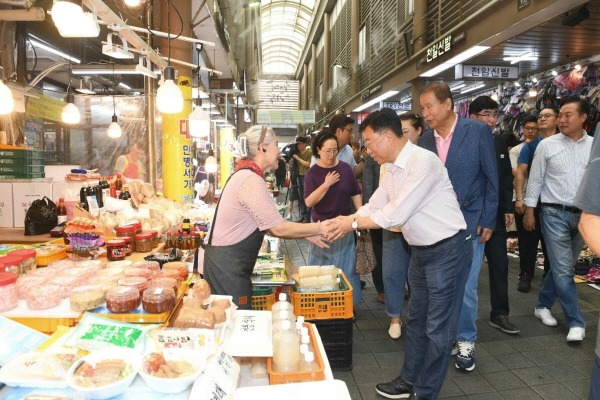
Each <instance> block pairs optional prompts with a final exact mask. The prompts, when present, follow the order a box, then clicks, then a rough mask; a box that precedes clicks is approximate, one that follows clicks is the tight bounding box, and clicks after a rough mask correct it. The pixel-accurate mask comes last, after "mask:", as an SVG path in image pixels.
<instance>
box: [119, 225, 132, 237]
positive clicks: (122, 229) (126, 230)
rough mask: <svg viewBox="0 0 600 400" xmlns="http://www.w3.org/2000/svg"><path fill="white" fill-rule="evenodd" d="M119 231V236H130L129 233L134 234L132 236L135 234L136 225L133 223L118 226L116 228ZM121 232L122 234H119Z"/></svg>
mask: <svg viewBox="0 0 600 400" xmlns="http://www.w3.org/2000/svg"><path fill="white" fill-rule="evenodd" d="M116 231H117V236H129V235H127V234H128V233H129V234H132V235H131V236H133V234H135V226H133V225H124V226H117V228H116ZM119 234H121V235H119Z"/></svg>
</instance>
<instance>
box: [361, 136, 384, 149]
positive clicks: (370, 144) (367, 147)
mask: <svg viewBox="0 0 600 400" xmlns="http://www.w3.org/2000/svg"><path fill="white" fill-rule="evenodd" d="M384 136H385V135H384V134H383V133H382V134H380V135H379V137H378V138H377V139H375V140H373V141H371V143H367V142H365V148H366V149H367V150H372V149H373V145H374V144H375V143H377V142H379V141H380V140H381V138H382V137H384Z"/></svg>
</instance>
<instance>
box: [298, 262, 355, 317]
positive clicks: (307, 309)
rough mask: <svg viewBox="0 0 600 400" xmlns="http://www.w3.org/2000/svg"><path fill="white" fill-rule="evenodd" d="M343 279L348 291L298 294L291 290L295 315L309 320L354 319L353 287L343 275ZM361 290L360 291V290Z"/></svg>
mask: <svg viewBox="0 0 600 400" xmlns="http://www.w3.org/2000/svg"><path fill="white" fill-rule="evenodd" d="M342 279H343V281H344V283H345V284H346V286H347V287H348V290H338V291H335V292H296V291H295V290H294V288H293V287H292V288H290V297H291V300H292V304H293V305H294V314H296V315H303V316H304V318H306V319H307V320H308V319H334V318H352V317H353V316H354V307H353V305H352V286H351V285H350V283H349V282H348V280H347V279H346V275H344V273H342ZM359 290H360V289H359Z"/></svg>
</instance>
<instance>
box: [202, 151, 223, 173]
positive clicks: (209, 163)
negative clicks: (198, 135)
mask: <svg viewBox="0 0 600 400" xmlns="http://www.w3.org/2000/svg"><path fill="white" fill-rule="evenodd" d="M210 153H211V154H212V150H211V151H210ZM204 168H205V169H206V172H208V173H209V174H214V173H215V172H217V169H218V168H219V165H218V164H217V159H216V158H215V157H214V156H212V155H210V156H208V157H206V162H205V163H204Z"/></svg>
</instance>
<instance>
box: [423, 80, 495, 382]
mask: <svg viewBox="0 0 600 400" xmlns="http://www.w3.org/2000/svg"><path fill="white" fill-rule="evenodd" d="M420 101H421V109H422V113H423V118H424V119H425V122H427V125H428V126H429V129H427V130H426V131H425V133H424V134H423V135H422V136H421V138H420V139H419V142H418V145H419V146H421V147H423V148H425V149H428V150H430V151H433V152H434V153H436V154H437V155H438V156H439V157H440V159H441V160H442V162H443V163H444V165H445V166H446V169H447V170H448V175H449V177H450V181H451V182H452V186H453V187H454V192H456V197H457V199H458V203H459V204H460V209H461V211H462V213H463V216H464V218H465V221H466V222H467V234H469V235H470V238H471V241H472V244H473V245H472V250H473V252H472V259H471V269H470V272H469V277H468V278H467V283H466V285H465V294H464V298H463V304H462V308H461V312H460V317H459V320H458V329H457V330H458V337H457V341H458V354H457V357H456V364H455V366H456V368H459V369H463V370H466V371H472V370H473V369H475V341H476V340H477V325H476V321H477V281H478V277H479V271H480V270H481V264H482V262H483V251H484V245H485V242H487V241H488V240H489V238H490V237H491V236H492V233H493V230H494V227H495V226H496V213H497V210H498V198H499V196H498V171H497V166H496V155H495V150H494V139H493V136H492V132H491V130H490V128H489V126H487V125H486V124H484V123H482V122H480V121H477V120H472V119H467V118H463V117H461V116H459V115H457V114H456V113H455V112H454V101H453V100H452V92H451V91H450V88H449V87H448V85H447V84H445V83H443V82H433V83H430V84H429V85H427V86H426V87H425V88H424V89H423V91H422V92H421V97H420Z"/></svg>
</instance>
